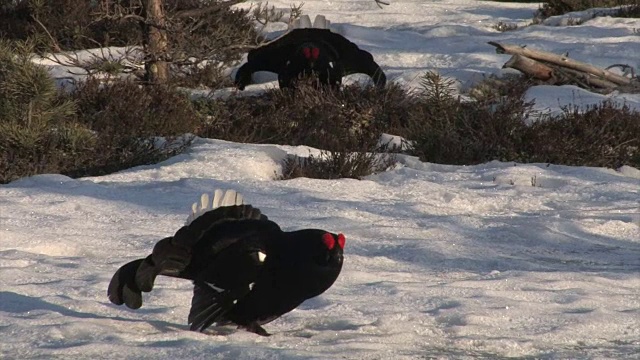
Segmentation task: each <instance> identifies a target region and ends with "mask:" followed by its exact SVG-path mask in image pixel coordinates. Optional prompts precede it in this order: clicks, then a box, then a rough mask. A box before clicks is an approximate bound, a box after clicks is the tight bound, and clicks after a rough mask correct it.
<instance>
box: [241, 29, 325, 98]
mask: <svg viewBox="0 0 640 360" xmlns="http://www.w3.org/2000/svg"><path fill="white" fill-rule="evenodd" d="M327 33H331V31H330V30H327V29H293V30H291V31H289V32H287V33H285V34H284V35H282V36H280V37H279V38H276V39H274V40H272V41H271V42H268V43H267V44H265V45H262V46H260V47H257V48H255V49H252V50H250V51H249V54H248V55H247V63H246V64H244V65H242V66H241V67H240V68H239V69H238V72H237V73H236V78H235V81H236V85H237V86H238V88H240V90H242V89H244V87H245V86H246V85H248V84H249V83H251V74H253V73H254V72H256V71H270V72H273V73H276V74H278V75H280V72H282V70H283V69H284V68H285V67H286V62H287V60H290V58H291V56H292V55H293V52H294V51H295V49H296V48H298V46H300V45H302V44H304V43H305V42H314V41H322V38H323V37H325V36H326V34H327Z"/></svg>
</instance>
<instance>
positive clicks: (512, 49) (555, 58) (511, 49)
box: [489, 41, 632, 85]
mask: <svg viewBox="0 0 640 360" xmlns="http://www.w3.org/2000/svg"><path fill="white" fill-rule="evenodd" d="M489 45H492V46H495V47H496V51H497V52H498V53H500V54H510V55H521V56H525V57H528V58H531V59H534V60H540V61H545V62H548V63H551V64H556V65H558V66H560V67H563V68H568V69H572V70H576V71H581V72H584V73H587V74H591V75H595V76H598V77H600V78H602V79H606V80H607V81H610V82H612V83H614V84H617V85H631V82H632V80H631V79H629V78H626V77H624V76H621V75H618V74H615V73H613V72H611V71H608V70H605V69H601V68H599V67H596V66H593V65H589V64H585V63H583V62H579V61H576V60H573V59H570V58H568V57H567V56H562V55H557V54H554V53H549V52H546V51H540V50H532V49H529V48H527V47H522V46H519V45H512V44H501V43H497V42H494V41H490V42H489Z"/></svg>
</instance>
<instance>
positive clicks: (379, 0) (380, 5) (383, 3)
mask: <svg viewBox="0 0 640 360" xmlns="http://www.w3.org/2000/svg"><path fill="white" fill-rule="evenodd" d="M375 2H376V5H378V7H379V8H380V9H382V5H390V4H391V3H388V2H386V1H383V0H375Z"/></svg>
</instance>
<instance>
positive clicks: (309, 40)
mask: <svg viewBox="0 0 640 360" xmlns="http://www.w3.org/2000/svg"><path fill="white" fill-rule="evenodd" d="M258 71H269V72H273V73H276V74H278V84H279V86H280V88H291V87H295V86H296V82H297V81H298V80H299V79H300V78H304V77H308V76H310V75H312V74H315V76H317V79H318V82H319V83H320V84H322V85H330V86H332V87H337V86H339V85H340V84H341V83H342V78H343V77H344V76H347V75H350V74H356V73H362V74H367V75H369V77H371V79H372V80H373V82H374V83H375V85H376V86H378V87H384V86H385V84H386V81H387V77H386V76H385V74H384V71H382V69H381V68H380V66H379V65H378V64H377V63H376V62H375V61H374V60H373V56H372V55H371V54H370V53H369V52H367V51H365V50H362V49H360V48H359V47H358V46H357V45H356V44H354V43H353V42H351V41H349V40H347V39H346V38H345V37H344V36H342V35H340V34H336V33H334V32H332V31H331V30H328V29H314V28H311V29H293V30H291V31H289V32H288V33H286V34H285V35H283V36H282V37H280V38H278V39H276V40H274V41H272V42H270V43H268V44H266V45H263V46H260V47H258V48H255V49H252V50H251V51H249V54H248V56H247V62H246V63H245V64H244V65H242V66H241V67H240V68H239V69H238V72H237V73H236V77H235V83H236V86H237V87H238V89H240V90H243V89H244V88H245V87H246V86H247V85H249V84H251V81H252V79H251V75H252V74H253V73H255V72H258Z"/></svg>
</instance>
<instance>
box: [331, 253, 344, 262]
mask: <svg viewBox="0 0 640 360" xmlns="http://www.w3.org/2000/svg"><path fill="white" fill-rule="evenodd" d="M343 260H344V255H342V252H337V251H336V252H332V253H331V263H333V264H342V261H343Z"/></svg>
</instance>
